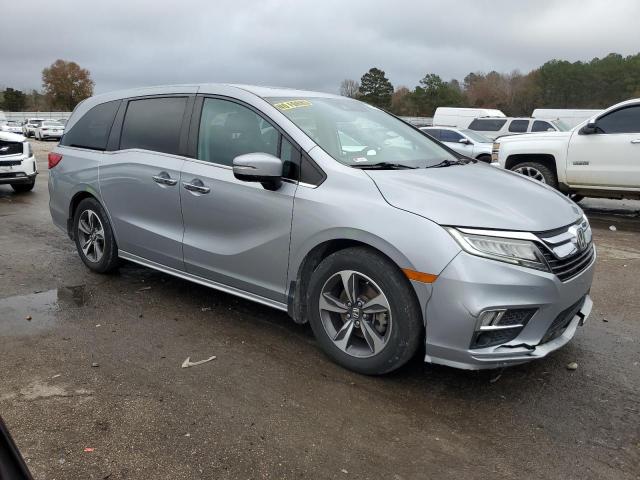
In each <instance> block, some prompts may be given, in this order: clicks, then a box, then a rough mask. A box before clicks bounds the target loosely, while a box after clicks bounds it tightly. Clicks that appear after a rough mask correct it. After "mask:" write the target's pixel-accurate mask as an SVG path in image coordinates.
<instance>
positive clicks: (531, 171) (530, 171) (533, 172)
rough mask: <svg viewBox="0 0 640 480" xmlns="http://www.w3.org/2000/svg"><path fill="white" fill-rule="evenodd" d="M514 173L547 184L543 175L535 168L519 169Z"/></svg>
mask: <svg viewBox="0 0 640 480" xmlns="http://www.w3.org/2000/svg"><path fill="white" fill-rule="evenodd" d="M513 171H514V172H516V173H519V174H520V175H524V176H525V177H529V178H533V179H534V180H537V181H539V182H542V183H547V181H546V180H545V178H544V175H542V172H541V171H540V170H538V169H537V168H534V167H518V168H514V169H513Z"/></svg>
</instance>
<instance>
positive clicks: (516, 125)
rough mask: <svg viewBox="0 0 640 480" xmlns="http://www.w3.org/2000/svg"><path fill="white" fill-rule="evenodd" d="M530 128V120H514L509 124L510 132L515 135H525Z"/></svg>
mask: <svg viewBox="0 0 640 480" xmlns="http://www.w3.org/2000/svg"><path fill="white" fill-rule="evenodd" d="M527 128H529V120H512V121H511V124H509V131H510V132H514V133H525V132H526V131H527Z"/></svg>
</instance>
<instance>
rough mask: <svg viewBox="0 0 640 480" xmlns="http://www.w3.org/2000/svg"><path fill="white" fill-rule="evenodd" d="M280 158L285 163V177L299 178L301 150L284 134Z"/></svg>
mask: <svg viewBox="0 0 640 480" xmlns="http://www.w3.org/2000/svg"><path fill="white" fill-rule="evenodd" d="M281 138H282V140H281V142H282V143H281V145H280V158H281V159H282V162H283V164H284V166H283V175H282V176H283V177H284V178H289V179H291V180H298V178H299V177H300V152H299V151H298V149H297V148H296V147H295V146H294V145H293V144H292V143H291V142H290V141H289V140H287V139H286V138H284V136H282V137H281Z"/></svg>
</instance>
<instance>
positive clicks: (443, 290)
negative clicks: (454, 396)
mask: <svg viewBox="0 0 640 480" xmlns="http://www.w3.org/2000/svg"><path fill="white" fill-rule="evenodd" d="M594 264H595V254H594V259H593V261H592V262H591V264H590V265H589V266H588V267H587V268H585V269H584V270H583V271H582V272H581V273H580V274H579V275H577V276H576V277H574V278H572V279H570V280H568V281H566V282H561V281H560V280H559V279H558V278H557V277H556V276H555V275H554V274H552V273H549V272H542V271H538V270H533V269H529V268H524V267H518V266H512V265H509V264H506V263H501V262H496V261H493V260H487V259H483V258H479V257H475V256H473V255H469V254H467V253H465V252H462V253H460V254H459V255H458V256H457V257H456V258H455V259H454V260H453V261H452V262H451V263H450V264H449V266H447V268H446V269H445V270H444V271H443V272H442V274H441V275H440V276H439V277H438V280H437V281H436V282H434V284H433V294H432V296H431V299H430V300H429V303H428V304H427V311H426V331H427V334H426V355H425V361H427V362H433V363H439V364H443V365H448V366H452V367H457V368H464V369H472V370H478V369H486V368H501V367H506V366H510V365H517V364H519V363H524V362H528V361H531V360H535V359H538V358H543V357H545V356H546V355H548V354H549V353H551V352H553V351H555V350H557V349H559V348H561V347H562V346H564V345H565V344H566V343H567V342H569V340H571V338H573V336H574V335H575V333H576V330H577V328H578V327H579V326H581V325H583V324H584V322H585V321H586V319H587V317H588V316H589V314H590V313H591V308H592V306H593V302H592V301H591V298H590V296H589V290H590V288H591V282H592V280H593V270H594ZM505 308H506V309H523V308H525V309H526V308H530V309H536V312H535V314H534V315H533V317H531V318H530V320H529V321H528V323H526V325H525V326H524V328H522V329H521V330H520V331H519V333H518V334H517V336H515V338H513V339H512V340H510V341H506V342H505V343H502V344H498V345H494V346H488V347H482V348H472V342H473V338H474V335H475V333H476V329H477V325H478V318H479V317H480V314H481V313H482V312H483V311H485V310H492V309H505ZM554 322H555V323H554ZM559 324H560V325H561V327H562V328H557V325H559ZM551 331H554V332H556V334H555V335H549V333H550V332H551Z"/></svg>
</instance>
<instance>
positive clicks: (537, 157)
mask: <svg viewBox="0 0 640 480" xmlns="http://www.w3.org/2000/svg"><path fill="white" fill-rule="evenodd" d="M525 162H538V163H541V164H543V165H545V166H546V167H548V168H550V169H551V170H552V171H553V172H554V173H555V174H556V175H558V168H557V166H556V158H555V157H554V156H553V155H551V154H550V153H517V154H514V155H509V156H508V157H507V160H506V161H505V164H504V168H506V169H507V170H511V169H512V168H514V167H515V166H516V165H518V164H520V163H525Z"/></svg>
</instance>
